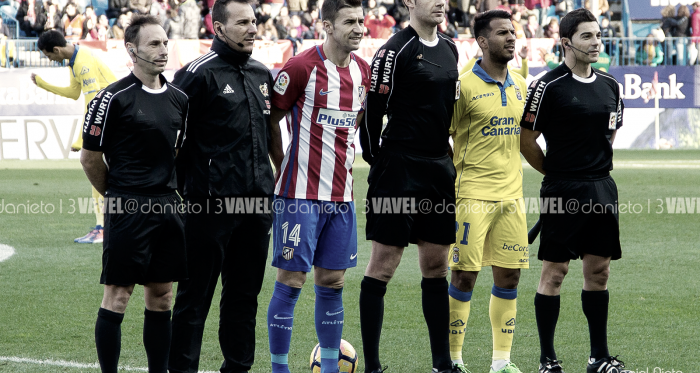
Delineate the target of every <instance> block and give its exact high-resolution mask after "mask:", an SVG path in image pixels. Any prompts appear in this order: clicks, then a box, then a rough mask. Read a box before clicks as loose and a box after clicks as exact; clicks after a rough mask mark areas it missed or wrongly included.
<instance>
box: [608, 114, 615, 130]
mask: <svg viewBox="0 0 700 373" xmlns="http://www.w3.org/2000/svg"><path fill="white" fill-rule="evenodd" d="M608 129H609V130H613V131H614V130H616V129H617V112H612V113H610V121H608Z"/></svg>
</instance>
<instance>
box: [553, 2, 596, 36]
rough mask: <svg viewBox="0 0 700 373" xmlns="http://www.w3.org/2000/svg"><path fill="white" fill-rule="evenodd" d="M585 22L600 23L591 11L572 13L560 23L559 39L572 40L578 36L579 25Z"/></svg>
mask: <svg viewBox="0 0 700 373" xmlns="http://www.w3.org/2000/svg"><path fill="white" fill-rule="evenodd" d="M584 22H598V20H597V19H596V17H595V16H594V15H593V13H591V11H590V10H588V9H585V8H579V9H576V10H572V11H570V12H569V13H568V14H567V15H565V16H564V18H562V19H561V22H559V37H562V38H567V39H569V40H571V38H573V37H574V34H576V30H577V29H578V25H580V24H581V23H584Z"/></svg>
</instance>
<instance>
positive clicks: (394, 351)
mask: <svg viewBox="0 0 700 373" xmlns="http://www.w3.org/2000/svg"><path fill="white" fill-rule="evenodd" d="M615 166H616V169H615V170H614V171H613V176H614V178H615V180H616V182H617V185H618V188H619V195H620V204H621V205H622V204H624V205H628V202H629V203H631V206H632V207H633V209H636V210H637V211H638V210H640V209H641V210H642V211H640V212H639V213H623V214H620V222H621V234H622V245H623V258H622V260H619V261H616V262H614V263H613V264H612V271H611V279H610V283H609V288H610V293H611V304H610V318H609V325H608V330H609V333H608V334H609V344H610V350H611V353H613V354H620V355H621V356H620V358H621V359H622V360H624V361H625V362H626V364H627V367H628V368H631V369H632V370H634V371H635V372H645V373H666V372H671V371H673V372H676V373H677V372H683V373H688V372H698V371H700V366H699V365H698V364H699V363H698V361H700V353H698V352H697V346H696V345H697V343H695V342H697V340H698V338H697V333H696V332H695V331H696V327H695V325H696V323H697V322H698V316H700V313H699V312H698V309H697V307H698V304H700V296H699V294H700V292H699V291H698V288H699V285H700V276H699V275H698V267H699V265H700V250H698V241H699V239H700V233H698V232H700V230H699V226H700V207H698V204H700V190H699V189H698V185H699V184H700V151H616V152H615ZM367 172H368V168H367V165H366V164H364V163H362V162H361V161H358V162H357V164H356V169H355V171H354V174H355V180H356V182H355V197H356V199H357V200H358V202H357V204H358V216H357V221H358V238H359V240H358V241H359V245H360V247H359V255H358V259H359V260H358V267H357V268H353V269H350V270H348V272H347V275H346V287H345V293H344V300H345V309H346V316H345V328H344V335H343V338H344V339H346V340H348V341H349V342H350V343H352V344H353V345H354V346H355V348H356V349H357V351H358V354H359V355H360V357H362V343H361V338H360V325H359V310H358V308H359V307H358V299H359V291H360V281H361V280H362V276H363V274H364V269H365V267H366V265H367V261H368V259H369V255H370V243H369V242H368V241H365V239H364V227H365V217H364V215H363V214H361V213H359V211H361V210H362V202H361V200H362V198H364V197H365V195H366V190H367V183H366V178H367ZM524 180H525V184H524V194H525V197H537V196H538V193H539V184H540V182H541V180H542V177H541V176H540V175H539V174H538V173H537V172H535V171H534V170H533V169H532V168H530V167H529V166H527V165H526V166H525V167H524ZM89 196H90V187H89V184H88V181H87V179H86V178H85V175H84V174H83V172H82V170H81V169H80V165H79V164H78V162H77V161H2V162H0V200H1V201H2V205H0V207H4V210H3V211H2V212H1V213H0V244H5V245H10V246H12V247H14V248H15V250H16V253H15V255H14V256H12V257H10V258H9V259H7V260H5V261H4V262H0V372H12V373H15V372H16V373H24V372H32V373H44V372H71V373H78V372H97V371H99V369H97V368H95V367H94V364H95V363H96V361H97V354H96V352H95V345H94V324H95V318H96V315H97V309H98V307H99V305H100V300H101V297H102V286H101V285H99V275H100V270H101V264H100V260H101V245H79V244H74V243H73V238H75V237H78V236H82V235H83V234H85V233H86V232H87V229H88V227H90V226H92V225H94V216H93V214H92V213H85V214H79V213H75V214H70V213H69V211H71V210H72V208H73V207H72V205H71V203H72V202H71V199H76V198H85V197H89ZM679 198H682V199H680V200H679ZM686 198H687V200H686ZM693 198H694V199H693ZM42 201H43V203H44V204H45V205H46V204H53V206H54V208H55V210H56V211H54V213H38V214H32V213H25V212H23V211H20V212H17V211H15V213H11V212H8V210H7V209H8V204H9V205H13V206H14V207H15V208H17V209H21V208H20V207H18V205H20V204H22V205H25V206H26V205H27V204H29V205H31V204H35V203H36V204H40V203H41V202H42ZM60 201H63V202H62V203H63V204H62V206H61V205H60V203H61V202H60ZM669 204H670V205H671V206H669ZM691 205H692V206H691ZM59 207H61V208H62V211H63V212H62V213H60V212H59ZM74 207H75V209H76V210H79V209H80V205H79V203H78V202H75V206H74ZM691 207H692V209H691ZM670 209H673V210H674V213H673V214H672V213H669V210H670ZM679 209H682V210H681V213H678V212H679ZM683 210H685V213H682V211H683ZM44 212H46V209H45V210H44ZM657 212H660V213H657ZM690 212H693V213H692V214H691V213H690ZM536 219H537V215H536V214H534V213H533V214H528V224H529V226H532V224H534V222H535V221H536ZM589 244H590V245H596V244H597V242H596V237H595V233H594V232H592V233H591V237H590V241H589ZM537 247H538V241H536V242H535V244H533V245H532V247H531V250H530V255H531V259H532V262H531V268H530V269H529V270H524V271H523V273H522V277H521V281H520V287H519V293H518V299H519V302H518V324H517V327H516V329H515V330H516V334H515V340H514V346H513V351H512V360H513V362H515V363H516V364H517V365H518V366H519V367H520V368H521V369H522V371H523V372H536V370H537V365H538V357H539V342H538V337H537V328H536V323H535V318H534V306H533V298H534V295H535V291H536V288H537V282H538V279H539V273H540V269H541V264H540V262H539V261H537V260H536V253H537ZM244 249H245V248H244ZM268 262H269V259H268ZM274 276H275V269H274V268H272V267H268V268H267V271H266V273H265V284H264V288H263V291H262V293H261V294H260V297H259V309H258V323H257V325H258V326H257V343H256V357H255V361H256V362H255V365H254V366H253V370H252V371H253V372H268V371H269V370H270V368H269V352H268V341H267V328H266V325H265V319H266V312H267V305H268V302H269V299H270V296H271V292H272V288H273V284H274ZM420 277H421V276H420V271H419V269H418V263H417V252H416V249H415V247H409V248H407V249H406V251H405V253H404V257H403V261H402V263H401V265H400V267H399V269H398V271H397V272H396V276H395V277H394V279H393V280H392V282H391V283H390V284H389V290H388V293H387V296H386V300H385V304H386V308H385V319H384V330H383V334H382V340H381V351H382V362H383V364H386V365H388V366H389V371H388V373H398V372H407V373H414V372H416V373H420V372H425V373H427V372H429V371H430V368H431V366H430V365H431V364H430V354H429V344H428V343H429V342H428V337H427V329H426V327H425V323H424V320H423V314H422V312H421V307H420ZM311 278H312V277H311V276H309V280H310V281H309V282H308V283H307V284H306V286H305V287H304V290H303V291H302V295H301V297H300V300H299V303H298V305H297V308H296V320H295V324H294V334H293V338H292V347H291V353H290V368H291V370H292V372H304V371H307V370H308V363H309V354H310V353H311V349H312V347H313V346H314V345H315V344H316V343H317V341H316V336H315V332H314V326H313V302H314V293H313V286H312V281H311ZM582 283H583V279H582V275H581V263H580V261H578V262H572V263H571V268H570V273H569V275H568V277H567V279H566V281H565V283H564V286H563V289H562V309H561V316H560V318H559V324H558V327H557V334H556V338H555V345H556V347H557V352H558V355H559V358H560V359H561V360H563V361H564V368H565V369H566V371H567V372H582V371H583V370H584V369H585V364H586V359H587V355H588V353H589V345H588V329H587V324H586V320H585V317H584V315H583V312H582V311H581V307H580V290H581V286H582ZM491 285H492V279H491V271H490V269H488V268H487V269H484V271H483V273H481V275H480V277H479V280H478V281H477V285H476V288H475V290H474V296H473V298H472V311H471V316H470V319H469V322H468V327H467V333H466V340H465V347H464V360H465V362H466V363H467V365H468V367H469V368H470V369H471V371H472V372H473V373H477V372H486V371H487V370H488V367H489V364H490V358H491V343H492V342H491V328H490V324H489V319H488V299H489V293H490V288H491ZM218 297H219V294H218V292H217V294H216V295H215V301H214V303H213V307H212V309H211V312H210V314H209V322H208V323H207V326H206V330H205V335H204V345H203V348H202V351H203V352H202V357H201V366H200V370H203V371H218V368H219V367H220V364H221V352H220V350H219V346H218V339H217V334H216V329H217V325H218V322H217V320H218V316H219V315H218V303H217V301H216V299H218ZM143 308H144V303H143V288H140V287H137V288H136V290H135V292H134V294H133V296H132V299H131V302H130V304H129V307H128V308H127V312H126V318H125V320H124V323H123V324H122V353H121V360H120V364H121V365H123V366H124V367H126V368H127V370H126V371H143V368H144V367H146V356H145V351H144V350H143V345H142V342H141V338H142V335H141V330H142V325H143V324H142V323H143ZM693 341H695V342H693ZM40 362H43V364H40ZM363 366H364V363H362V362H361V363H360V368H363ZM360 371H362V370H360Z"/></svg>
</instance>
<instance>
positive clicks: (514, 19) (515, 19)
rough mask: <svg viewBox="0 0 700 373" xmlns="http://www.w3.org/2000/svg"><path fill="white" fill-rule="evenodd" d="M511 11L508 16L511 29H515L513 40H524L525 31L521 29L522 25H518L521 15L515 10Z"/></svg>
mask: <svg viewBox="0 0 700 373" xmlns="http://www.w3.org/2000/svg"><path fill="white" fill-rule="evenodd" d="M511 9H512V12H511V16H510V22H511V23H512V24H513V28H514V29H515V38H516V39H525V30H524V29H523V25H522V24H521V23H520V19H521V17H522V15H521V13H520V12H519V11H518V9H517V8H511Z"/></svg>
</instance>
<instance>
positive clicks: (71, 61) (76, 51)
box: [68, 44, 78, 67]
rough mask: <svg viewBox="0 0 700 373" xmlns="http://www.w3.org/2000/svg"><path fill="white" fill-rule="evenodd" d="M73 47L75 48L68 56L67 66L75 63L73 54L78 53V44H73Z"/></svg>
mask: <svg viewBox="0 0 700 373" xmlns="http://www.w3.org/2000/svg"><path fill="white" fill-rule="evenodd" d="M73 46H74V47H75V50H74V51H73V55H72V56H71V57H70V60H69V61H68V66H70V67H73V65H74V64H75V56H77V55H78V45H77V44H76V45H73Z"/></svg>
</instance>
